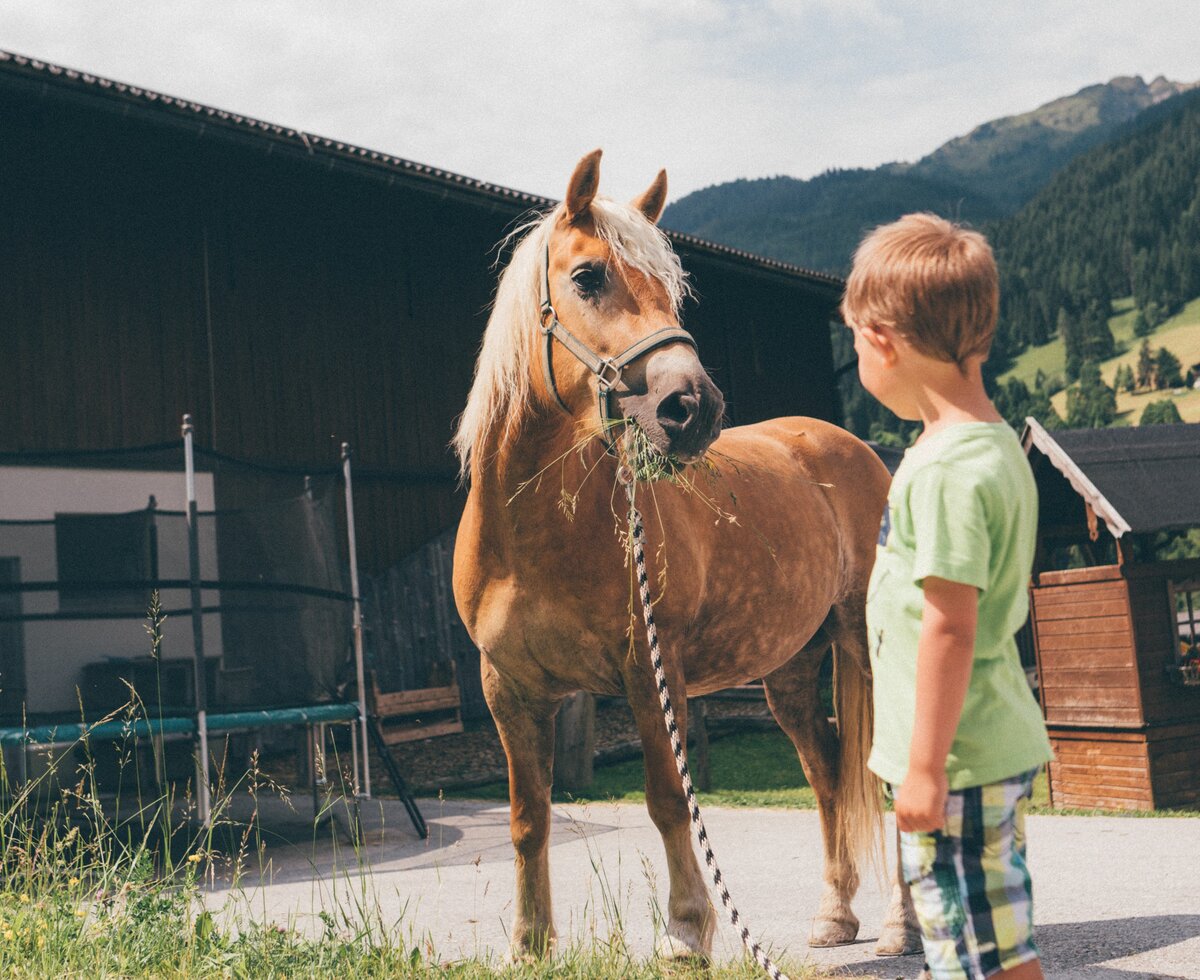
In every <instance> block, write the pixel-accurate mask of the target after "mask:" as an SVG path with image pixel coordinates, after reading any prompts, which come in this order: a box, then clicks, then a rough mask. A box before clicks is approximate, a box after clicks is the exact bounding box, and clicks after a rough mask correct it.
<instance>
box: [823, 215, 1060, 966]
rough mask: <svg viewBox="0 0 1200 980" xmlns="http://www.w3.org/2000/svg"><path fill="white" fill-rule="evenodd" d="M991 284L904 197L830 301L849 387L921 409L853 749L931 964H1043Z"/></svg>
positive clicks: (1012, 456) (1016, 550) (1015, 541)
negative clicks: (884, 793)
mask: <svg viewBox="0 0 1200 980" xmlns="http://www.w3.org/2000/svg"><path fill="white" fill-rule="evenodd" d="M998 298H999V288H998V284H997V275H996V264H995V260H994V259H993V257H992V251H991V249H990V248H989V246H988V244H987V241H986V240H985V239H984V238H983V236H982V235H979V234H977V233H976V232H972V231H967V230H966V229H964V228H961V227H959V226H957V225H954V224H951V223H950V222H948V221H944V220H943V219H941V218H938V217H935V216H934V215H930V214H910V215H907V216H905V217H903V218H901V219H900V220H899V221H897V222H895V223H894V224H891V225H886V226H884V227H882V228H878V229H876V230H875V231H874V232H872V233H871V234H870V235H868V236H867V238H866V239H864V241H863V242H862V244H861V245H860V246H859V249H858V251H857V252H856V253H855V256H854V268H853V271H852V272H851V273H850V278H849V280H848V281H847V284H846V296H845V299H844V300H843V303H842V315H843V318H844V320H845V322H846V324H847V325H848V326H849V327H850V328H851V329H852V330H853V331H854V349H855V351H856V352H857V353H858V372H859V377H860V378H861V379H862V383H863V387H865V388H866V389H867V391H869V392H870V393H871V394H872V395H874V396H875V397H876V398H878V399H879V400H880V401H881V402H882V403H883V404H884V405H886V406H887V407H888V408H889V409H891V410H892V411H893V412H895V413H896V414H897V415H899V416H900V417H901V418H903V419H910V420H914V421H915V420H919V421H921V422H922V423H924V430H923V432H922V433H921V436H920V438H919V439H918V440H917V442H916V444H915V445H914V446H913V447H912V448H910V449H909V450H908V451H907V452H906V453H905V455H904V460H903V462H902V463H901V465H900V468H899V469H898V470H897V472H896V476H895V479H894V480H893V482H892V487H891V491H890V493H889V494H888V505H887V512H886V513H885V515H884V518H885V520H884V529H885V531H884V533H881V542H880V543H881V547H880V548H879V550H878V556H877V558H876V562H875V569H874V572H873V574H872V576H871V583H870V587H869V594H868V598H867V628H868V638H869V643H870V650H871V666H872V669H873V671H874V677H875V734H874V745H873V747H872V750H871V757H870V760H869V762H868V765H869V767H870V769H871V771H872V772H874V773H875V774H876V775H878V776H879V777H880V778H881V779H883V780H884V781H885V782H886V783H888V784H889V785H890V786H891V787H893V790H894V799H895V810H896V823H897V827H898V828H899V830H900V859H901V867H902V869H903V872H904V876H905V880H906V881H908V882H909V884H910V885H911V889H912V895H913V902H914V905H915V906H916V910H917V917H918V918H919V919H920V922H921V932H922V937H923V940H924V945H925V961H926V971H927V973H926V974H925V975H927V976H931V977H932V978H933V980H944V978H971V980H977V978H983V977H1005V978H1011V980H1027V978H1041V977H1042V971H1041V966H1040V964H1039V960H1038V951H1037V947H1036V946H1035V945H1034V942H1033V912H1032V899H1031V889H1030V881H1029V873H1028V871H1027V869H1026V866H1025V839H1024V810H1025V805H1026V803H1027V802H1028V799H1029V794H1030V790H1031V785H1032V781H1033V777H1034V774H1035V773H1036V771H1037V770H1038V768H1039V767H1040V766H1041V765H1042V764H1043V763H1045V762H1047V761H1048V760H1049V759H1050V743H1049V739H1048V738H1047V736H1046V728H1045V724H1044V722H1043V721H1042V715H1041V711H1040V709H1039V708H1038V705H1037V702H1036V701H1035V699H1034V697H1033V694H1032V692H1031V691H1030V689H1029V685H1028V683H1027V682H1026V680H1025V673H1024V671H1023V670H1022V668H1021V664H1020V659H1019V656H1018V654H1017V648H1016V643H1015V641H1014V634H1015V633H1016V631H1017V630H1018V629H1019V628H1020V627H1021V625H1022V624H1023V623H1024V621H1025V617H1026V614H1027V611H1028V598H1027V592H1026V589H1027V587H1028V582H1029V574H1030V569H1031V566H1032V562H1033V550H1034V536H1035V530H1036V524H1037V491H1036V489H1035V487H1034V483H1033V478H1032V475H1031V473H1030V470H1029V465H1028V463H1027V462H1026V459H1025V454H1024V452H1023V451H1022V449H1021V446H1020V443H1019V441H1018V440H1017V438H1016V435H1015V433H1014V432H1013V431H1012V429H1011V428H1010V427H1009V426H1008V425H1007V424H1006V423H1005V422H1004V420H1003V419H1002V418H1001V417H1000V415H999V414H998V413H997V412H996V409H995V408H994V407H993V405H992V403H991V402H990V401H989V400H988V397H987V394H986V393H985V392H984V387H983V378H982V375H981V367H982V364H983V362H984V360H985V359H986V357H987V353H988V348H989V346H990V344H991V340H992V335H993V333H994V331H995V326H996V313H997V302H998ZM885 534H886V539H885Z"/></svg>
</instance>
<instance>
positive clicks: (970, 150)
mask: <svg viewBox="0 0 1200 980" xmlns="http://www.w3.org/2000/svg"><path fill="white" fill-rule="evenodd" d="M1188 87H1189V86H1188V85H1185V84H1182V83H1179V82H1171V81H1168V80H1166V79H1163V78H1157V79H1155V80H1154V81H1153V82H1151V83H1149V84H1146V83H1145V82H1144V81H1143V80H1142V79H1141V78H1114V79H1113V80H1112V81H1111V82H1108V83H1106V84H1104V85H1091V86H1088V87H1087V88H1085V89H1081V90H1080V91H1079V92H1076V93H1075V94H1074V95H1070V96H1066V97H1064V98H1061V99H1055V100H1054V101H1053V102H1049V103H1047V104H1046V105H1043V106H1041V107H1039V108H1038V109H1035V110H1033V111H1031V112H1027V113H1023V114H1021V115H1018V116H1009V117H1006V118H1004V119H996V120H992V121H991V122H988V123H984V124H983V125H981V126H978V127H976V128H975V129H974V130H972V131H971V132H970V133H968V134H967V135H965V136H961V137H958V138H956V139H953V140H950V141H949V142H948V143H946V144H944V145H943V146H941V147H939V148H938V149H936V150H934V151H933V152H932V153H930V154H929V155H927V156H926V157H924V158H922V159H921V160H919V161H917V162H916V163H889V164H885V165H884V166H882V167H878V168H876V169H874V170H832V171H829V172H828V173H824V174H821V175H820V176H818V177H814V178H812V179H811V180H797V179H795V178H792V177H771V178H764V179H760V180H737V181H733V182H731V183H727V184H720V185H717V186H715V187H708V188H705V189H704V190H700V191H696V192H695V193H693V194H689V195H687V196H686V197H683V198H681V199H680V200H678V201H676V202H674V203H672V204H671V205H670V206H669V207H668V208H667V210H666V212H665V214H664V215H663V225H664V226H665V227H668V228H672V229H675V230H678V231H683V232H687V233H689V234H693V235H699V236H700V237H702V238H708V239H710V240H712V241H717V242H722V243H724V244H727V245H733V246H735V247H738V248H744V249H747V250H749V251H752V252H757V253H759V254H761V255H767V256H771V257H773V258H777V259H782V260H783V261H786V262H793V263H795V264H797V265H801V266H805V267H806V268H810V269H817V270H821V271H826V272H833V273H838V274H842V273H845V272H846V270H847V269H848V268H849V263H850V256H851V254H852V253H853V251H854V247H855V245H856V244H857V243H858V241H859V239H860V238H861V237H862V235H863V233H864V232H865V231H866V230H868V229H870V228H872V227H874V226H875V225H879V224H883V223H885V222H888V221H892V220H894V219H895V218H897V217H899V216H900V215H902V214H906V213H908V212H910V211H933V212H935V213H937V214H942V215H945V216H946V217H950V218H954V219H956V220H960V221H967V222H970V223H972V224H975V225H979V224H982V223H984V222H987V221H989V220H991V219H995V218H999V217H1002V216H1004V215H1007V214H1011V213H1012V212H1013V211H1014V210H1015V209H1016V208H1017V207H1018V206H1020V205H1021V204H1022V203H1024V202H1025V201H1026V200H1028V199H1029V198H1030V197H1031V196H1033V195H1034V194H1035V193H1036V192H1037V191H1038V190H1040V189H1041V188H1042V187H1043V186H1044V185H1045V183H1046V182H1047V181H1048V180H1049V179H1050V178H1051V177H1052V176H1053V174H1054V173H1055V172H1056V171H1057V170H1058V169H1059V168H1060V167H1062V166H1063V164H1065V163H1067V162H1068V161H1070V160H1071V159H1073V158H1074V157H1075V156H1077V155H1078V154H1080V153H1081V152H1083V151H1085V150H1087V149H1089V148H1091V147H1093V146H1095V145H1097V144H1099V143H1101V142H1103V141H1104V140H1106V139H1108V138H1109V137H1111V136H1112V134H1113V132H1114V131H1115V130H1116V129H1117V128H1118V127H1120V126H1121V125H1123V124H1124V123H1126V122H1127V121H1129V120H1131V119H1133V118H1135V117H1137V116H1138V115H1139V113H1142V112H1143V111H1144V110H1146V109H1147V107H1150V106H1153V105H1155V104H1157V103H1161V102H1162V101H1163V100H1168V99H1170V98H1171V97H1173V96H1174V95H1176V94H1177V93H1179V92H1181V91H1184V90H1185V89H1187V88H1188Z"/></svg>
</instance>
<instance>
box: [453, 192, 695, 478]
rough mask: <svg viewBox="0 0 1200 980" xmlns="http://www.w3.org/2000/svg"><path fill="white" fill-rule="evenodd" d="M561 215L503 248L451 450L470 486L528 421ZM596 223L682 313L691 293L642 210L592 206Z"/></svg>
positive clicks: (620, 256)
mask: <svg viewBox="0 0 1200 980" xmlns="http://www.w3.org/2000/svg"><path fill="white" fill-rule="evenodd" d="M561 210H562V206H561V205H559V206H558V207H557V208H555V209H554V210H552V211H550V212H549V213H548V214H545V215H542V216H540V217H537V218H534V219H533V220H531V221H528V222H526V223H524V224H522V225H519V226H518V227H517V228H516V229H515V230H513V231H512V232H511V233H509V234H508V235H507V236H506V237H505V239H504V240H503V242H501V251H503V248H504V246H505V245H507V244H509V243H510V242H514V241H515V242H516V243H517V244H516V246H515V248H514V249H513V252H512V258H511V259H510V260H509V263H508V266H507V267H506V268H505V270H504V272H503V273H502V274H501V276H500V281H499V283H498V284H497V286H496V296H495V299H494V300H493V302H492V313H491V316H490V317H488V324H487V328H486V329H485V330H484V333H483V343H482V345H481V346H480V349H479V359H478V361H477V362H476V365H475V382H474V384H473V385H472V386H471V393H470V395H468V397H467V406H466V408H465V409H464V410H463V414H462V417H461V419H460V420H459V424H458V430H457V432H455V434H454V439H453V441H452V443H451V445H452V446H453V448H454V451H455V453H456V454H457V456H458V461H459V467H460V475H461V476H463V477H464V478H465V477H466V476H467V474H468V473H469V472H470V466H471V458H472V457H473V456H475V455H476V454H477V453H478V452H479V450H480V449H481V447H482V444H483V441H484V439H485V438H486V437H487V436H488V434H489V433H491V432H492V430H493V428H494V427H495V426H497V425H502V426H503V427H504V434H503V440H502V441H507V440H508V438H509V437H511V436H512V435H513V433H515V431H516V429H517V428H518V427H519V426H520V424H521V421H522V419H523V418H524V414H525V410H526V408H527V406H528V404H529V400H530V383H529V382H530V375H531V373H532V367H533V359H534V358H536V357H538V356H539V353H538V344H537V341H538V339H539V338H540V336H541V335H540V332H539V327H540V324H539V321H538V316H539V308H540V305H541V287H542V276H543V272H542V256H543V254H544V250H545V247H546V244H547V242H548V241H549V239H550V234H551V232H552V231H553V228H554V223H555V221H556V220H557V218H558V216H559V213H560V212H561ZM591 216H592V219H593V223H594V226H595V229H596V235H597V237H599V238H601V239H602V240H603V241H604V242H605V244H607V245H608V247H609V248H610V249H611V250H612V253H613V256H614V257H615V258H616V260H617V261H618V262H619V263H621V264H623V265H626V266H630V267H632V268H634V269H637V270H638V271H639V272H641V273H643V274H644V275H646V276H649V277H651V278H653V279H656V280H658V281H659V282H661V283H662V284H663V287H664V288H665V289H666V291H667V295H668V296H669V298H670V301H671V305H672V307H673V308H674V309H675V311H676V312H677V313H678V311H679V308H680V307H681V306H682V304H683V301H684V299H685V298H686V297H687V296H689V295H691V288H690V286H689V284H688V281H687V274H686V273H685V272H684V271H683V267H682V265H680V262H679V257H678V256H677V255H676V254H675V251H674V250H673V249H672V248H671V244H670V242H669V241H668V239H667V236H666V235H665V234H664V233H663V232H662V230H661V229H660V228H658V226H657V225H654V224H651V223H650V222H649V221H647V220H646V218H645V216H644V215H643V214H642V213H641V212H640V211H638V210H637V209H636V208H633V207H631V206H630V205H627V204H621V203H619V202H617V201H612V200H609V199H608V198H601V197H597V198H595V199H594V200H593V201H592V204H591Z"/></svg>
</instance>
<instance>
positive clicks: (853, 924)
mask: <svg viewBox="0 0 1200 980" xmlns="http://www.w3.org/2000/svg"><path fill="white" fill-rule="evenodd" d="M857 938H858V920H857V919H817V920H816V921H815V922H813V927H812V935H810V936H809V937H808V945H809V946H812V947H814V948H816V949H823V948H824V947H826V946H846V945H848V944H849V943H852V942H854V940H855V939H857Z"/></svg>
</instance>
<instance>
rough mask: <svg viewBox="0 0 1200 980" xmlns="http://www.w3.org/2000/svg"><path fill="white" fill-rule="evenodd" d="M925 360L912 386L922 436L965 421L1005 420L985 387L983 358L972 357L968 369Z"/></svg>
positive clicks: (914, 405) (925, 436) (912, 395)
mask: <svg viewBox="0 0 1200 980" xmlns="http://www.w3.org/2000/svg"><path fill="white" fill-rule="evenodd" d="M923 360H925V361H926V363H924V364H921V365H920V366H919V371H918V372H917V374H918V376H917V377H916V378H914V381H915V383H914V384H913V385H912V387H910V388H909V391H910V393H911V397H912V407H913V410H914V413H915V415H916V417H917V418H918V419H919V420H920V421H921V423H922V424H923V426H924V429H923V431H922V433H921V438H922V439H924V438H927V437H928V436H931V435H933V434H934V433H935V432H940V431H941V430H942V429H948V428H950V427H951V426H954V425H961V424H962V423H964V422H1003V421H1004V418H1003V417H1002V416H1001V415H1000V413H999V412H997V411H996V407H995V406H994V405H993V404H992V402H991V399H989V398H988V396H987V392H986V391H985V390H984V387H983V372H982V365H983V361H982V359H980V358H972V359H971V360H969V361H968V362H967V364H966V369H965V371H964V370H962V369H960V368H959V367H958V365H957V364H951V363H947V362H944V361H935V360H932V359H923Z"/></svg>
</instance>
